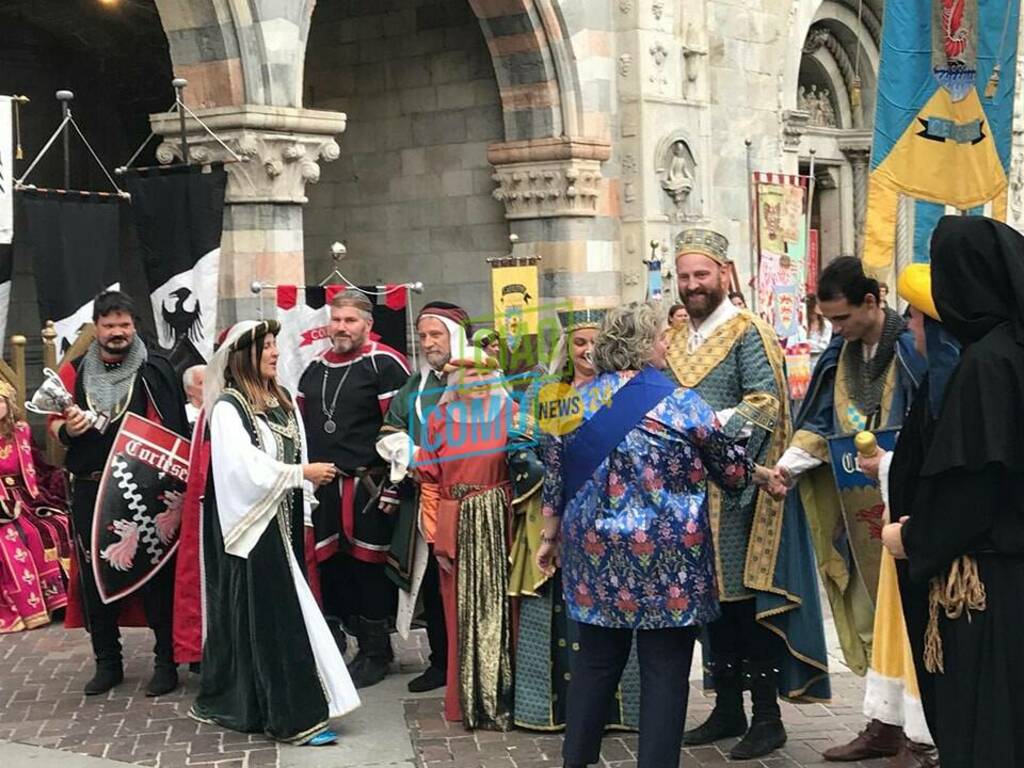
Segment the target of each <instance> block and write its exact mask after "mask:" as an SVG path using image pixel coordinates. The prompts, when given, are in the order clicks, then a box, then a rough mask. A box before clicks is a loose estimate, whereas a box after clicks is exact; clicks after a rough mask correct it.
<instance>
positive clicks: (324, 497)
mask: <svg viewBox="0 0 1024 768" xmlns="http://www.w3.org/2000/svg"><path fill="white" fill-rule="evenodd" d="M325 377H326V380H325ZM408 378H409V371H408V368H407V366H406V363H405V358H404V357H402V355H401V354H399V353H398V352H396V351H395V350H393V349H391V348H390V347H388V346H386V345H383V344H379V343H376V342H371V343H369V344H367V345H365V346H364V347H363V348H362V349H360V350H358V351H356V352H354V353H350V354H348V355H335V354H334V353H333V352H332V351H328V352H327V353H325V354H324V355H322V356H321V357H319V358H317V359H316V360H314V361H313V362H312V363H310V365H309V367H308V368H306V370H305V371H304V372H303V374H302V378H301V379H300V380H299V392H300V395H301V402H302V415H303V421H304V422H305V425H306V435H307V444H308V446H309V460H310V461H314V462H315V461H326V462H330V463H332V464H334V465H335V466H337V467H338V468H339V469H341V470H342V473H343V476H342V477H341V478H340V479H339V481H338V482H336V483H330V484H328V485H325V486H323V487H321V488H320V489H318V490H317V500H318V501H319V502H320V506H319V507H318V508H317V509H316V510H315V511H314V513H313V524H314V528H315V531H316V541H317V561H318V562H323V561H324V560H326V559H327V558H329V557H330V556H331V555H333V554H334V553H335V552H337V551H338V550H339V548H340V549H341V550H342V551H344V552H348V553H349V554H351V555H352V556H353V557H355V558H357V559H359V560H362V561H364V562H370V563H383V562H384V561H385V560H386V558H387V553H388V549H389V548H390V545H391V537H392V534H393V533H394V525H395V523H394V518H393V517H392V516H390V515H387V514H385V513H383V512H381V511H380V510H379V509H378V507H377V503H376V501H375V499H374V497H373V494H372V493H371V491H370V482H369V480H372V483H373V485H379V484H380V483H382V482H383V481H384V479H385V462H384V460H383V459H382V458H381V457H380V455H379V454H378V453H377V448H376V445H377V435H378V433H379V432H380V428H381V426H382V425H383V423H384V414H385V413H386V412H387V409H388V404H389V403H390V402H391V398H393V397H394V396H395V395H396V394H397V393H398V391H399V390H400V389H401V387H402V385H403V384H405V382H406V380H407V379H408ZM339 388H340V389H339ZM325 393H326V394H325ZM335 393H337V398H335ZM325 401H326V402H325ZM328 421H331V422H332V423H333V425H334V430H333V432H329V431H327V430H326V429H325V428H324V427H325V425H326V424H327V422H328ZM367 473H369V474H370V475H371V478H369V480H363V479H361V478H362V475H364V474H367Z"/></svg>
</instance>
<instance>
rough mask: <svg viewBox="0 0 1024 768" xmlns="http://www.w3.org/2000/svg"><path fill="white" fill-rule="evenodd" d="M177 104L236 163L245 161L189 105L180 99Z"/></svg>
mask: <svg viewBox="0 0 1024 768" xmlns="http://www.w3.org/2000/svg"><path fill="white" fill-rule="evenodd" d="M177 102H178V109H184V110H185V111H186V112H188V114H189V116H190V117H191V118H192V119H193V120H195V121H196V122H197V123H199V124H200V125H201V126H203V130H204V131H206V132H207V133H208V134H210V135H211V136H212V137H213V139H214V141H216V142H217V143H218V144H220V145H221V146H222V147H224V149H225V150H227V152H228V153H229V154H230V155H231V156H232V157H233V158H234V159H235V161H236V162H239V163H241V162H242V161H243V160H242V156H241V155H239V154H238V153H237V152H235V150H233V149H232V148H231V147H229V146H228V145H227V144H225V143H224V141H223V140H222V139H221V137H220V136H218V135H217V134H216V133H214V132H213V130H212V129H211V128H210V126H208V125H207V124H206V123H204V122H203V121H202V120H201V119H200V117H199V116H198V115H197V114H196V113H195V112H193V111H192V110H191V109H189V108H188V105H186V104H185V102H183V101H181V100H180V99H178V100H177Z"/></svg>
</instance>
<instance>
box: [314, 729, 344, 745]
mask: <svg viewBox="0 0 1024 768" xmlns="http://www.w3.org/2000/svg"><path fill="white" fill-rule="evenodd" d="M337 741H338V734H336V733H335V732H334V731H330V730H327V731H320V733H318V734H317V735H316V736H314V737H313V738H312V739H310V740H309V741H307V742H306V746H308V747H326V746H327V745H328V744H336V743H337Z"/></svg>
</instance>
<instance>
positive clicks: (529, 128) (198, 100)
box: [154, 0, 619, 317]
mask: <svg viewBox="0 0 1024 768" xmlns="http://www.w3.org/2000/svg"><path fill="white" fill-rule="evenodd" d="M366 1H367V2H372V0H366ZM155 2H156V5H157V10H158V11H159V13H160V16H161V23H162V25H163V27H164V31H165V33H166V34H167V37H168V40H169V42H170V52H171V58H172V62H173V65H174V70H175V74H176V75H177V76H180V77H185V78H187V79H188V80H189V88H188V90H187V91H186V99H187V101H188V103H189V104H190V106H192V108H194V109H195V108H199V109H202V110H204V112H201V113H200V114H201V115H203V116H204V119H206V120H207V122H208V124H210V125H211V127H212V128H213V129H214V130H217V131H218V132H219V133H220V134H221V135H222V136H225V137H226V138H227V140H228V142H229V143H231V144H232V146H234V147H235V148H236V149H238V150H240V151H241V152H242V154H244V155H247V156H249V157H250V158H252V159H257V160H258V161H259V162H258V163H246V164H236V165H234V166H231V168H230V171H229V184H228V193H227V194H228V198H229V200H228V202H229V203H231V204H232V207H231V208H230V210H229V212H228V214H226V229H227V228H228V227H230V228H231V229H232V230H233V231H235V232H239V233H240V232H244V233H246V234H245V236H244V237H242V236H239V237H235V238H234V239H235V240H237V241H238V242H240V243H241V242H244V243H245V244H247V245H246V247H247V248H249V247H251V248H253V249H255V250H254V251H253V253H256V254H259V255H263V256H265V258H264V261H265V262H266V263H267V264H269V265H272V267H273V268H272V269H270V270H269V271H270V277H271V280H274V279H275V278H276V281H278V282H282V281H295V280H299V279H301V277H300V275H301V272H302V266H301V265H302V253H303V244H302V243H303V238H302V220H303V212H302V208H301V207H300V206H296V205H295V204H296V203H303V202H305V200H306V196H305V194H304V187H305V184H306V182H307V181H316V180H317V178H318V177H319V169H318V168H317V162H318V161H321V160H322V161H331V160H334V159H336V158H337V157H338V151H337V150H338V146H337V144H335V143H334V141H333V138H329V139H327V140H325V137H331V136H334V135H337V134H338V133H340V132H341V131H342V130H344V125H345V118H344V115H341V114H340V113H332V112H323V111H312V110H308V109H304V108H303V107H304V104H303V90H304V87H303V77H304V70H305V64H306V55H307V43H308V39H309V32H310V26H311V19H312V14H313V10H314V8H315V6H316V0H291V1H290V2H282V1H281V0H155ZM461 2H464V3H466V4H467V6H468V8H469V9H471V10H472V14H473V15H474V16H475V17H476V19H477V21H478V22H479V24H480V28H481V30H482V32H483V36H484V39H485V43H486V45H487V48H488V52H489V54H490V58H491V62H492V65H493V68H494V74H495V80H496V82H497V85H498V90H499V99H500V106H501V118H502V124H503V125H502V127H503V131H502V132H503V134H504V135H503V136H496V137H495V139H496V140H495V141H494V143H492V144H491V145H490V147H489V150H488V153H487V159H488V160H489V162H490V164H491V165H492V166H493V172H494V175H493V181H494V182H495V183H496V184H497V186H498V189H497V190H495V193H494V197H495V198H496V199H497V200H499V201H501V202H503V203H504V204H505V211H506V213H505V215H506V217H507V219H509V221H510V224H509V226H510V227H511V228H512V229H513V231H514V232H515V233H516V234H517V235H518V236H519V244H518V245H517V246H516V247H517V249H522V250H525V251H529V252H532V253H537V254H542V255H543V259H544V261H543V266H542V271H544V272H550V273H552V274H554V273H558V274H559V275H561V277H559V279H558V280H552V281H549V282H548V283H546V285H549V286H554V287H553V288H551V289H550V290H547V289H545V288H542V293H544V294H545V295H548V296H561V295H566V294H570V295H571V294H572V293H573V292H574V291H575V292H577V293H588V294H593V295H598V294H599V295H602V296H609V297H617V296H618V293H619V288H618V267H617V264H618V256H617V245H616V243H617V227H618V223H617V214H618V209H617V205H618V194H617V187H616V186H615V184H616V180H614V179H605V178H604V177H603V176H602V173H601V166H602V163H603V162H604V161H605V160H607V159H608V158H609V157H610V155H611V142H610V135H611V128H610V124H611V117H610V115H611V111H612V106H611V105H612V103H613V102H612V94H613V92H614V77H615V72H614V64H613V62H614V58H613V56H612V54H611V51H612V49H613V46H614V41H613V33H612V32H611V31H610V30H612V29H613V28H614V26H613V24H612V20H611V19H612V14H613V10H612V8H611V4H602V6H604V5H607V6H608V7H601V8H598V9H595V8H594V7H593V6H594V3H593V1H592V0H461ZM581 72H582V73H585V75H586V76H585V78H584V77H583V76H582V75H581ZM154 126H155V127H156V128H157V132H158V133H160V134H161V135H163V136H166V137H168V138H169V142H167V143H169V144H171V145H176V141H175V139H174V138H173V137H174V131H175V125H174V123H172V122H171V121H170V120H168V119H166V116H156V117H155V118H154ZM190 132H191V133H192V134H193V135H194V136H196V135H197V138H198V140H199V141H201V142H206V144H207V145H209V144H210V142H209V141H208V140H207V138H206V137H204V136H203V135H202V133H198V134H197V129H194V127H190ZM190 143H191V140H190ZM299 145H301V146H299ZM342 146H343V147H344V142H342ZM176 154H177V150H176V149H174V148H173V147H171V148H169V149H168V150H167V151H165V152H164V157H167V158H170V157H171V156H174V155H176ZM208 154H209V156H210V157H212V158H217V157H220V156H221V155H222V154H223V153H222V152H221V149H220V148H218V147H216V146H209V147H208ZM299 157H303V158H304V159H303V161H302V162H301V163H300V162H296V159H297V158H299ZM243 166H244V167H243ZM261 169H262V170H261ZM266 169H270V170H266ZM276 169H283V172H277V173H276V174H272V173H271V172H270V171H271V170H276ZM264 170H265V171H266V172H264ZM300 171H301V173H300ZM541 187H542V188H541ZM261 206H262V208H261ZM263 208H266V209H267V210H263ZM271 215H272V216H274V217H276V218H277V219H279V220H280V223H279V224H277V223H275V229H279V230H280V231H281V232H283V233H286V234H287V237H284V236H282V237H278V238H276V239H275V240H274V243H275V245H274V246H273V247H271V246H270V245H266V244H264V245H261V244H259V242H257V240H256V239H254V238H250V237H249V233H250V232H254V231H256V226H255V224H254V223H253V222H255V221H257V219H259V217H262V218H263V219H266V218H268V217H269V216H271ZM228 219H230V221H228ZM581 219H582V220H584V221H585V222H586V223H587V224H590V223H592V222H594V220H595V219H597V220H598V222H599V224H600V226H597V227H593V226H591V227H584V226H581V225H582V224H583V223H584V221H581ZM588 229H589V230H593V231H596V232H598V234H597V235H590V236H583V235H581V232H583V231H585V230H588ZM232 237H233V236H229V235H228V234H226V235H225V245H224V246H223V247H222V264H229V263H231V264H233V265H234V266H235V267H236V269H235V272H236V274H235V275H234V276H233V277H231V278H230V280H229V281H228V282H230V284H227V283H225V280H226V278H224V274H222V293H226V294H227V295H228V296H229V297H233V298H231V301H233V302H234V303H235V305H239V306H240V305H241V304H243V303H244V302H240V300H239V298H238V297H239V296H240V295H242V294H244V292H245V290H246V288H245V286H246V285H247V284H248V282H247V281H249V282H251V279H252V278H251V277H250V276H249V275H250V272H251V271H252V269H253V268H251V267H249V266H247V265H248V264H249V263H250V262H252V259H251V258H250V252H249V251H247V250H243V249H239V248H235V249H234V250H232V246H233V245H234V244H233V243H231V242H229V241H230V240H232ZM247 238H248V239H247ZM267 242H268V243H269V241H267ZM250 243H251V246H250ZM275 249H277V251H280V253H275V252H274V251H275ZM581 251H582V252H585V253H586V254H587V258H586V260H585V261H586V264H585V265H584V266H583V271H590V272H591V273H592V274H591V278H592V280H591V282H594V281H595V280H597V278H594V277H593V272H594V271H595V270H598V271H599V272H600V274H601V277H600V279H599V280H597V281H598V282H600V287H599V288H596V289H593V290H590V289H588V288H585V287H584V286H582V285H577V284H576V283H575V282H573V280H569V279H567V278H566V277H565V273H566V272H567V271H570V270H571V271H573V272H576V271H580V268H579V266H577V262H578V261H579V253H580V252H581ZM222 272H223V270H222ZM228 316H230V314H229V315H225V317H228Z"/></svg>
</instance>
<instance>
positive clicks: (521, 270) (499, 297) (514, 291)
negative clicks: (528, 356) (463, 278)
mask: <svg viewBox="0 0 1024 768" xmlns="http://www.w3.org/2000/svg"><path fill="white" fill-rule="evenodd" d="M539 285H540V283H539V276H538V270H537V265H536V263H534V264H519V265H516V266H508V267H506V266H495V267H493V268H492V269H491V291H492V293H493V299H494V328H495V330H497V331H498V333H499V334H501V338H502V339H503V340H504V342H505V344H506V345H507V346H508V348H509V349H512V350H514V349H517V348H518V347H519V345H520V344H521V343H522V341H523V340H524V339H525V338H527V337H528V336H536V335H537V328H538V326H539V324H540V318H539V316H538V314H539V305H538V298H537V297H538V296H539V294H540V288H539Z"/></svg>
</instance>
